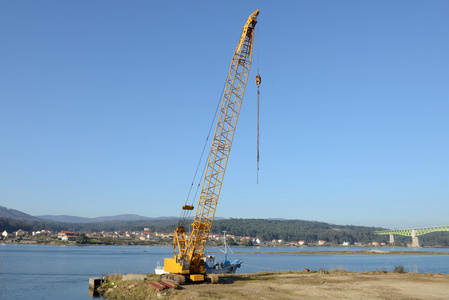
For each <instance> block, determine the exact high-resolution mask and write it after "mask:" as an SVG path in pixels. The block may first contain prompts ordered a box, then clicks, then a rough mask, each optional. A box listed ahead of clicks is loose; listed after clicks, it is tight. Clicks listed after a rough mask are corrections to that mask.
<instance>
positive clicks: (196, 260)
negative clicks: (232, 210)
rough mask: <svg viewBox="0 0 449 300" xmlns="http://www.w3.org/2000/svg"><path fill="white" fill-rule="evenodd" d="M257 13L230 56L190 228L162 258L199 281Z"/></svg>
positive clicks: (173, 270) (177, 233) (180, 232)
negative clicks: (170, 251) (168, 253)
mask: <svg viewBox="0 0 449 300" xmlns="http://www.w3.org/2000/svg"><path fill="white" fill-rule="evenodd" d="M258 15H259V10H256V11H255V12H254V13H252V14H251V15H250V16H249V17H248V20H247V22H246V24H245V26H244V27H243V31H242V34H241V36H240V39H239V42H238V45H237V48H236V50H235V52H234V55H233V57H232V61H231V66H230V68H229V73H228V77H227V81H226V86H225V90H224V93H223V98H222V101H221V108H220V112H219V116H218V119H217V125H216V129H215V134H214V139H213V141H212V146H211V149H210V152H209V157H208V160H207V166H206V172H205V175H204V179H203V185H202V188H201V194H200V198H199V201H198V207H197V209H196V215H195V219H194V221H193V223H192V232H191V234H190V237H189V239H188V240H187V239H186V232H185V229H184V227H183V226H179V227H178V228H176V229H175V231H174V251H175V256H174V257H173V258H166V259H165V261H164V271H165V272H167V273H172V274H182V275H189V274H190V280H192V281H203V280H204V274H205V273H206V268H205V263H204V259H203V257H204V248H205V246H206V242H207V240H208V237H209V233H210V231H211V228H212V223H213V221H214V215H215V210H216V208H217V203H218V198H219V196H220V191H221V186H222V184H223V178H224V174H225V171H226V165H227V163H228V158H229V153H230V151H231V146H232V140H233V138H234V133H235V129H236V126H237V121H238V117H239V113H240V108H241V105H242V100H243V95H244V93H245V88H246V82H247V80H248V75H249V71H250V68H251V57H252V50H253V36H254V29H255V25H256V23H257V16H258ZM183 209H185V210H193V206H189V205H184V206H183Z"/></svg>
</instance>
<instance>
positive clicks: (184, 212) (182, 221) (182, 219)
mask: <svg viewBox="0 0 449 300" xmlns="http://www.w3.org/2000/svg"><path fill="white" fill-rule="evenodd" d="M225 87H226V81H225V83H224V85H223V89H222V91H221V95H220V98H219V100H218V103H217V107H216V109H215V114H214V117H213V119H212V122H211V125H210V127H209V132H208V133H207V137H206V141H205V142H204V146H203V150H202V151H201V155H200V159H199V160H198V164H197V166H196V170H195V174H194V175H193V179H192V183H191V185H190V189H189V192H188V194H187V198H186V201H185V205H187V203H188V202H189V198H190V194H191V192H192V188H193V185H194V184H195V181H196V177H197V175H198V170H199V168H200V165H201V162H202V160H203V156H204V151H205V150H206V147H207V144H208V142H209V137H210V134H211V132H212V128H213V126H214V124H215V120H216V118H217V113H218V110H219V108H220V104H221V99H222V95H223V93H224V90H225ZM206 164H207V161H206V163H205V166H204V168H203V172H202V174H201V177H200V179H199V180H198V186H197V188H196V192H195V195H194V197H193V198H192V199H191V203H192V205H193V202H194V201H195V199H196V195H197V194H198V189H199V186H200V184H201V178H202V177H203V176H204V172H205V170H206ZM190 212H191V210H182V212H181V217H180V220H179V223H180V224H185V222H186V221H187V219H188V217H189V216H190Z"/></svg>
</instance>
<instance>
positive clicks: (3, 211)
mask: <svg viewBox="0 0 449 300" xmlns="http://www.w3.org/2000/svg"><path fill="white" fill-rule="evenodd" d="M0 218H5V219H10V220H39V219H38V218H37V217H33V216H31V215H29V214H26V213H23V212H21V211H18V210H15V209H8V208H7V207H4V206H0Z"/></svg>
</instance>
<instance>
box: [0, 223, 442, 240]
mask: <svg viewBox="0 0 449 300" xmlns="http://www.w3.org/2000/svg"><path fill="white" fill-rule="evenodd" d="M177 224H178V220H177V219H169V218H167V219H154V220H138V221H108V222H95V223H64V222H54V221H47V220H37V221H26V220H10V219H5V218H0V230H1V231H3V230H6V231H8V232H13V231H17V230H19V229H22V230H24V231H30V232H31V231H38V230H42V229H47V230H51V231H53V232H58V231H63V230H69V231H74V232H83V233H91V232H100V231H107V232H110V231H126V230H131V231H143V229H144V228H149V230H150V232H172V231H173V230H175V229H176V227H177ZM186 230H187V231H188V230H189V228H186ZM378 230H385V228H380V227H366V226H354V225H334V224H329V223H324V222H317V221H304V220H268V219H233V218H231V219H222V220H215V221H214V223H213V226H212V233H216V234H222V232H223V231H226V233H227V234H232V235H235V236H242V237H246V236H248V237H252V238H259V239H261V240H263V241H272V240H283V241H285V242H298V241H300V240H303V241H305V242H306V243H315V242H317V241H318V240H324V241H326V242H328V243H331V244H342V243H343V242H349V243H351V244H354V243H355V242H360V243H363V244H368V243H371V242H373V241H377V242H380V243H381V242H384V243H387V242H388V241H389V236H388V235H375V234H374V231H378ZM395 241H396V244H399V245H400V244H404V245H406V244H407V243H410V242H411V238H410V237H403V236H397V235H396V236H395ZM419 241H420V243H421V244H424V245H428V246H436V245H439V246H443V247H447V246H449V233H448V232H434V233H429V234H426V235H422V236H419Z"/></svg>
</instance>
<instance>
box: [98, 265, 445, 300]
mask: <svg viewBox="0 0 449 300" xmlns="http://www.w3.org/2000/svg"><path fill="white" fill-rule="evenodd" d="M157 280H158V277H156V276H155V275H148V279H147V280H146V281H140V282H137V281H122V280H121V276H119V275H113V276H109V277H108V278H107V280H106V283H105V284H104V286H103V288H104V296H105V297H106V298H108V299H136V300H137V299H154V298H163V299H448V295H449V275H445V274H418V273H384V272H366V273H352V272H346V271H329V272H326V271H321V272H320V271H318V272H308V273H306V272H279V273H265V272H264V273H253V274H238V275H227V276H222V277H221V278H220V284H195V285H184V286H182V288H181V289H180V290H170V289H168V290H164V291H162V292H158V291H156V290H155V289H154V288H153V287H152V286H150V285H149V284H148V281H157Z"/></svg>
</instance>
